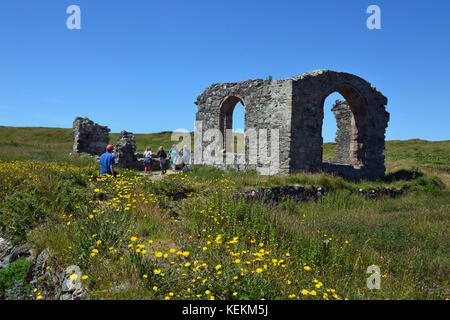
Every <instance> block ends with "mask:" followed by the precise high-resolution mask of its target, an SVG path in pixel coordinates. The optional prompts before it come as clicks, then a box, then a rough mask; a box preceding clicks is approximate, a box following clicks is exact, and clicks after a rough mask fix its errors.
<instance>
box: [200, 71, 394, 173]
mask: <svg viewBox="0 0 450 320" xmlns="http://www.w3.org/2000/svg"><path fill="white" fill-rule="evenodd" d="M333 92H338V93H340V94H341V95H342V96H343V97H344V98H345V99H346V101H347V102H348V105H339V106H335V108H334V112H335V114H339V116H340V118H341V120H342V121H341V123H340V127H341V128H342V130H341V131H342V132H341V133H342V134H341V139H340V140H341V141H345V143H341V144H340V146H339V147H338V149H339V150H340V152H339V154H338V155H337V156H336V157H335V159H334V161H332V163H322V153H323V151H322V144H323V138H322V122H323V113H324V110H323V108H324V106H323V105H324V100H325V99H326V97H327V96H328V95H330V94H331V93H333ZM239 101H240V102H241V103H242V104H243V105H244V108H245V129H246V131H247V130H249V129H255V130H259V131H263V130H278V132H279V168H278V169H279V170H278V171H277V172H278V173H293V172H298V171H309V172H314V171H320V170H326V171H331V172H337V173H339V174H341V175H343V176H345V177H348V178H369V179H375V178H378V177H382V176H384V172H385V167H384V155H383V150H384V147H385V141H384V139H385V137H384V134H385V129H386V127H387V123H388V121H389V113H388V112H386V104H387V98H386V97H385V96H383V95H382V94H381V92H379V91H378V90H377V89H376V88H374V87H373V86H371V84H370V83H369V82H367V81H365V80H364V79H362V78H360V77H357V76H355V75H352V74H349V73H345V72H336V71H331V70H315V71H311V72H307V73H304V74H302V75H299V76H296V77H291V78H286V79H280V80H273V81H272V80H270V81H264V80H262V79H255V80H246V81H240V82H235V83H216V84H213V85H211V86H210V87H208V88H207V89H206V90H205V91H204V92H203V93H202V94H201V95H200V96H198V98H197V101H196V102H195V103H196V104H197V105H198V112H197V114H196V129H195V130H196V131H195V132H196V133H195V134H196V141H198V143H197V142H196V145H195V152H194V156H195V157H194V161H195V163H199V164H200V163H204V159H203V153H202V150H203V149H204V148H206V147H207V146H208V144H209V141H205V140H203V139H202V136H203V134H204V133H205V132H206V131H208V130H210V129H214V130H220V131H221V133H222V134H224V133H226V130H229V129H232V125H233V119H232V117H233V110H234V107H235V106H236V104H237V103H238V102H239ZM346 132H347V133H346ZM269 140H270V139H269ZM270 143H271V142H270ZM259 147H260V146H259V140H258V148H259ZM258 150H259V149H258ZM344 153H345V156H344ZM263 166H264V165H263V164H261V163H260V162H258V163H257V164H256V169H257V170H259V169H260V168H263ZM243 167H245V168H247V167H246V166H243ZM271 172H272V171H271Z"/></svg>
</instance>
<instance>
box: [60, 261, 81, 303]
mask: <svg viewBox="0 0 450 320" xmlns="http://www.w3.org/2000/svg"><path fill="white" fill-rule="evenodd" d="M74 275H76V276H74ZM81 276H82V275H81V270H80V268H79V267H78V266H76V265H71V266H69V267H68V268H67V269H66V270H64V271H63V272H62V273H61V279H62V280H61V292H60V296H59V300H83V299H86V292H85V290H84V289H83V287H82V284H81ZM71 277H72V278H71Z"/></svg>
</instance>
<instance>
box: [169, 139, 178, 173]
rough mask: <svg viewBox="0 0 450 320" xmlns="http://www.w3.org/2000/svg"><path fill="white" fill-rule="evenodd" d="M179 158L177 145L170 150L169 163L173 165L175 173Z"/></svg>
mask: <svg viewBox="0 0 450 320" xmlns="http://www.w3.org/2000/svg"><path fill="white" fill-rule="evenodd" d="M178 156H179V152H178V149H177V147H176V146H175V145H172V148H170V150H169V161H170V163H171V164H172V170H173V171H175V169H176V163H177V159H178Z"/></svg>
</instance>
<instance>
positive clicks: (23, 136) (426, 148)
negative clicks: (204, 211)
mask: <svg viewBox="0 0 450 320" xmlns="http://www.w3.org/2000/svg"><path fill="white" fill-rule="evenodd" d="M171 134H172V133H171V132H168V131H165V132H160V133H150V134H135V137H136V143H137V149H138V151H144V150H145V148H146V147H147V146H150V147H151V148H152V150H154V151H155V150H157V149H158V148H159V146H163V147H164V148H165V149H166V150H169V148H170V146H171V145H172V144H173V142H172V141H171ZM118 137H119V133H111V134H110V141H111V143H113V144H115V143H116V141H117V139H118ZM193 141H194V138H193V135H192V143H193ZM72 146H73V136H72V130H71V129H62V128H39V127H4V126H0V160H13V159H15V160H17V159H20V160H26V159H41V160H56V161H66V160H67V159H68V154H69V153H70V152H71V151H72ZM323 148H324V152H323V158H324V159H327V158H329V157H332V156H334V152H335V148H336V144H335V143H325V144H324V146H323ZM384 153H385V156H386V169H387V173H389V172H394V171H397V170H400V169H408V170H409V169H420V170H422V171H424V172H426V173H429V174H431V175H436V176H439V177H440V178H441V179H442V180H443V181H444V182H445V183H446V184H447V186H449V185H450V165H449V164H450V141H449V140H447V141H425V140H420V139H412V140H405V141H399V140H393V141H387V142H386V150H385V152H384Z"/></svg>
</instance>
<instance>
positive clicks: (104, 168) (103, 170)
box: [99, 144, 191, 176]
mask: <svg viewBox="0 0 450 320" xmlns="http://www.w3.org/2000/svg"><path fill="white" fill-rule="evenodd" d="M113 150H114V146H113V145H111V144H109V145H108V146H107V147H106V152H105V153H104V154H102V155H101V156H100V161H99V163H100V174H102V175H103V174H109V175H112V176H115V175H116V173H115V171H114V165H115V164H116V162H115V158H114V155H113V154H112V152H113ZM152 156H153V154H152V149H151V148H150V147H147V148H146V149H145V152H144V172H145V173H147V174H150V173H151V171H152V165H153V160H152ZM156 157H157V158H159V163H160V167H161V172H162V173H163V174H165V173H166V172H167V168H166V167H167V161H169V162H170V163H171V165H172V169H173V170H174V171H175V170H176V167H177V166H179V167H181V168H184V167H185V166H186V165H187V164H189V163H190V161H191V152H190V151H189V149H188V147H187V146H186V145H184V146H183V149H182V150H178V149H177V147H176V145H172V148H170V150H169V155H167V154H166V152H165V151H164V148H163V147H162V146H161V147H159V150H158V152H157V154H156Z"/></svg>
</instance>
